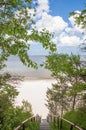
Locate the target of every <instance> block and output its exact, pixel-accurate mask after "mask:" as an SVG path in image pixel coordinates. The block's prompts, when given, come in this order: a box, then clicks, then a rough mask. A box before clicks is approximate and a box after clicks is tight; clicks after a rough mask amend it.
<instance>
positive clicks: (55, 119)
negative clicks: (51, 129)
mask: <svg viewBox="0 0 86 130" xmlns="http://www.w3.org/2000/svg"><path fill="white" fill-rule="evenodd" d="M47 121H48V122H53V123H54V124H55V125H56V124H57V126H58V130H63V125H62V124H63V123H62V121H65V122H66V123H68V124H69V126H70V128H69V130H73V128H76V129H77V130H84V129H83V128H80V127H79V126H78V125H76V124H75V123H73V122H71V121H69V120H66V119H65V118H62V117H60V116H55V115H48V116H47Z"/></svg>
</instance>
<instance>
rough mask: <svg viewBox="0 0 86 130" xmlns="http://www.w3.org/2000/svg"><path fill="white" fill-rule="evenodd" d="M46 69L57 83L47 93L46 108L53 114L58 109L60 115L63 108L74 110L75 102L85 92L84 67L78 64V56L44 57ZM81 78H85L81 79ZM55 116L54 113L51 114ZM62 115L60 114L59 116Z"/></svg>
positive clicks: (85, 69)
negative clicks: (59, 109)
mask: <svg viewBox="0 0 86 130" xmlns="http://www.w3.org/2000/svg"><path fill="white" fill-rule="evenodd" d="M44 66H45V68H46V69H48V70H50V71H51V75H52V77H54V78H55V79H56V81H57V83H56V84H54V85H53V87H52V88H51V89H48V91H47V98H48V100H47V101H48V104H47V106H48V108H49V110H50V112H51V113H52V112H54V111H53V109H55V111H56V108H55V107H58V106H59V107H60V106H61V107H60V108H61V109H62V110H61V113H63V112H62V111H63V110H64V109H65V108H69V109H75V107H76V104H77V102H78V103H79V99H81V97H82V92H83V91H84V90H86V82H85V80H84V79H85V77H86V75H85V73H86V65H83V64H82V63H81V62H80V56H76V55H71V56H69V55H64V54H53V55H49V56H47V57H46V61H45V63H44ZM83 76H85V77H84V78H83ZM53 114H56V113H53ZM61 115H62V114H61Z"/></svg>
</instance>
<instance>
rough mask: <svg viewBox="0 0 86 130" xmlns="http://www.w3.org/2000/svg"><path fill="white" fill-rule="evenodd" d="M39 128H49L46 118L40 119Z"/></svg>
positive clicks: (41, 129)
mask: <svg viewBox="0 0 86 130" xmlns="http://www.w3.org/2000/svg"><path fill="white" fill-rule="evenodd" d="M40 130H50V126H49V123H48V122H47V120H46V119H42V120H41V123H40Z"/></svg>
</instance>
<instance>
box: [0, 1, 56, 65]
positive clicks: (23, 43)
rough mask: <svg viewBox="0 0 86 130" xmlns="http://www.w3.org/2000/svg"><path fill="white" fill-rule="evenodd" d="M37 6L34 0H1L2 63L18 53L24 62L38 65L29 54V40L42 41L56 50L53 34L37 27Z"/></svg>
mask: <svg viewBox="0 0 86 130" xmlns="http://www.w3.org/2000/svg"><path fill="white" fill-rule="evenodd" d="M35 7H36V5H35V4H34V3H33V1H32V0H0V53H1V54H0V60H1V61H0V63H1V62H3V61H4V60H7V58H8V57H9V56H10V55H18V56H19V58H20V60H21V61H22V62H23V64H25V65H27V66H31V67H37V66H36V63H33V62H32V61H31V60H30V58H29V56H28V51H29V49H30V44H29V41H33V42H40V43H42V45H43V47H44V48H45V49H50V50H51V51H52V52H53V51H55V50H56V45H55V44H54V43H53V42H52V41H51V38H52V37H53V35H52V34H50V33H49V32H48V31H47V30H45V29H44V30H42V31H41V32H38V31H37V30H36V29H35V26H34V24H35V21H34V15H35ZM31 12H33V13H31ZM0 66H1V64H0ZM0 68H2V67H0Z"/></svg>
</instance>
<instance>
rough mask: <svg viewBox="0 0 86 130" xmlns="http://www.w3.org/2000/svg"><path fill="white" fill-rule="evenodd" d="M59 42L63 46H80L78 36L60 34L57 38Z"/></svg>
mask: <svg viewBox="0 0 86 130" xmlns="http://www.w3.org/2000/svg"><path fill="white" fill-rule="evenodd" d="M59 42H60V43H61V45H63V46H65V45H66V46H76V45H79V44H81V42H82V40H81V39H80V37H78V36H74V35H73V36H69V35H67V34H66V33H62V34H61V35H60V37H59Z"/></svg>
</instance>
